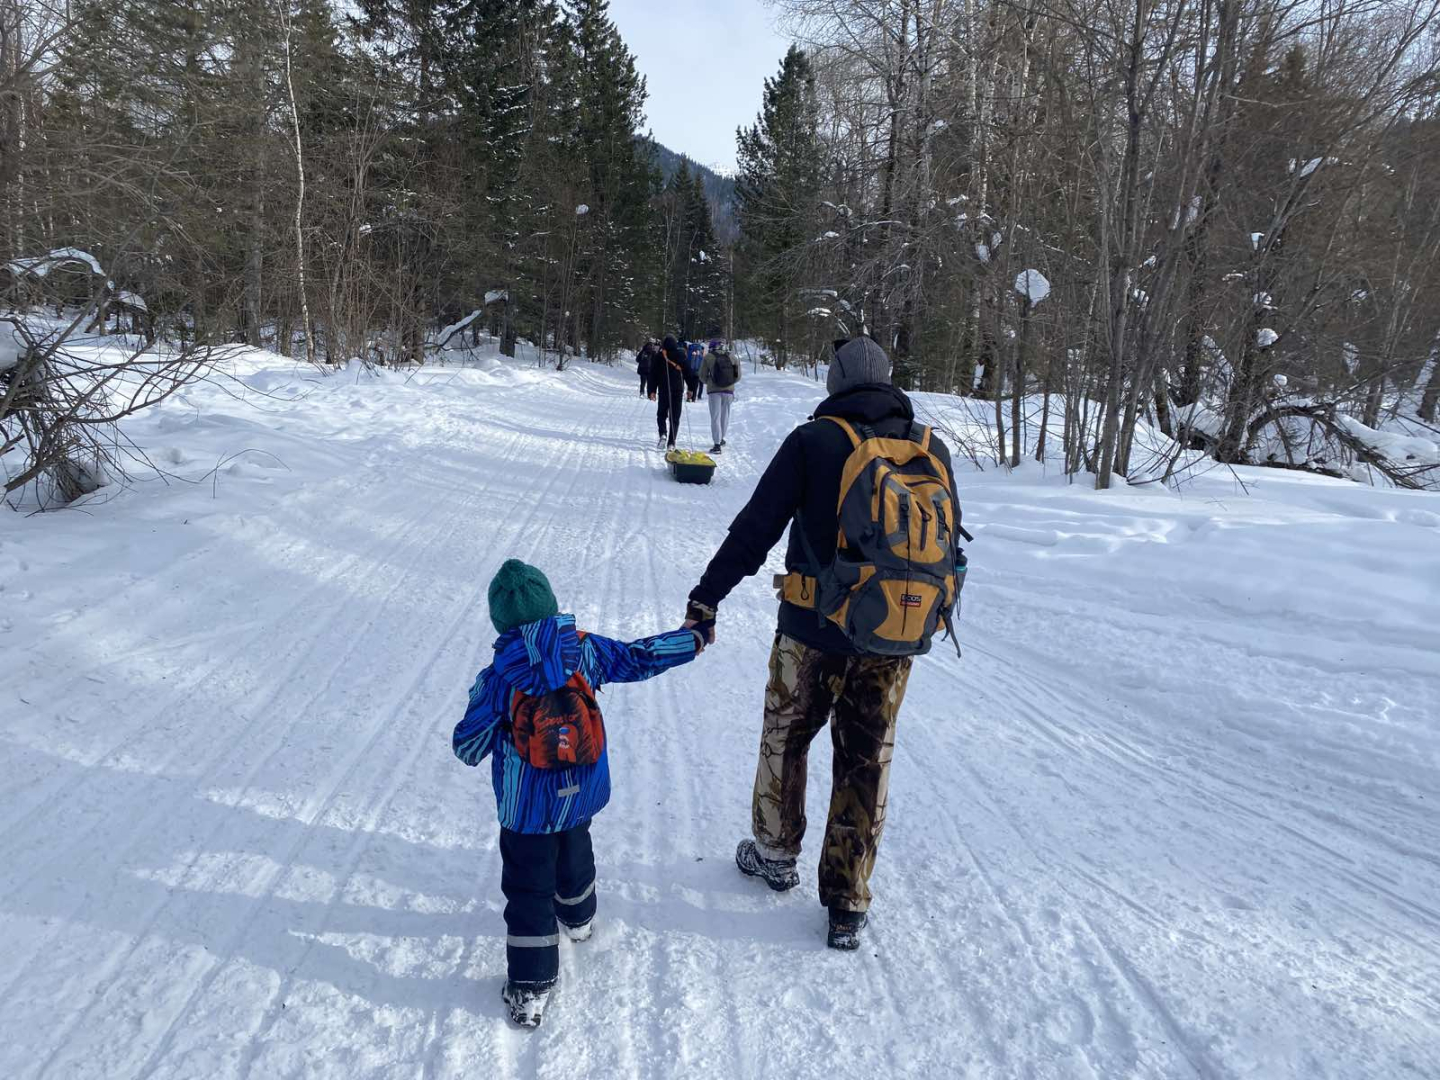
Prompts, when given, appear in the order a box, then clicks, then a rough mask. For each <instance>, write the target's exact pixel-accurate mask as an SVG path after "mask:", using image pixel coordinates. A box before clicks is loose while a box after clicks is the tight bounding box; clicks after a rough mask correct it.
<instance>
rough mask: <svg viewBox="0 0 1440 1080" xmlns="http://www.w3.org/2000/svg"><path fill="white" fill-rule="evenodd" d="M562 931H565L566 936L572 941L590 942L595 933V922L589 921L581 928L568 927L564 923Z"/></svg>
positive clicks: (582, 924)
mask: <svg viewBox="0 0 1440 1080" xmlns="http://www.w3.org/2000/svg"><path fill="white" fill-rule="evenodd" d="M560 929H561V930H564V931H565V936H566V937H568V938H569V939H570V940H571V941H589V940H590V935H591V934H593V933H594V932H595V920H594V919H588V920H586V921H585V922H583V923H581V924H580V925H579V926H566V925H565V924H564V923H563V922H562V923H561V924H560Z"/></svg>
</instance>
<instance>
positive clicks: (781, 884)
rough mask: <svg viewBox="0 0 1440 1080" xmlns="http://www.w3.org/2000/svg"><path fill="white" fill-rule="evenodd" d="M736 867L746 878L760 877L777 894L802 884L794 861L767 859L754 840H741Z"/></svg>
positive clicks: (736, 851)
mask: <svg viewBox="0 0 1440 1080" xmlns="http://www.w3.org/2000/svg"><path fill="white" fill-rule="evenodd" d="M735 865H736V866H738V867H739V868H740V872H741V873H742V874H744V875H745V876H746V877H758V878H760V879H761V880H762V881H764V882H765V884H766V885H769V886H770V888H772V889H774V890H775V891H776V892H785V891H786V890H787V889H793V888H794V887H795V886H796V885H799V884H800V874H799V872H798V871H797V870H796V869H795V860H794V859H767V858H765V856H764V855H761V854H760V849H759V848H758V847H757V846H756V844H755V841H754V840H741V841H740V846H739V847H737V848H736V849H735Z"/></svg>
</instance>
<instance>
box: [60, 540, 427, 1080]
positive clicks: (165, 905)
mask: <svg viewBox="0 0 1440 1080" xmlns="http://www.w3.org/2000/svg"><path fill="white" fill-rule="evenodd" d="M424 520H427V521H428V520H430V516H429V515H427V517H426V518H425V519H424ZM402 543H403V542H402ZM399 547H400V545H397V546H396V548H395V550H399ZM404 583H405V579H404V578H403V577H401V578H397V580H396V582H395V583H394V584H393V585H392V587H391V588H390V590H389V591H388V592H387V594H386V600H385V601H383V602H382V603H381V604H380V607H381V608H382V609H383V608H384V606H385V605H386V604H387V603H388V600H389V597H391V596H393V595H395V594H396V593H397V592H399V590H400V588H401V586H402V584H404ZM325 639H326V635H323V634H322V635H319V636H318V637H317V638H316V645H315V649H316V650H317V651H318V650H319V648H320V644H319V643H320V641H322V640H325ZM348 640H350V641H351V643H352V644H351V646H350V648H349V650H348V651H347V652H346V653H344V654H342V655H341V658H340V659H339V661H338V662H337V663H336V664H335V665H334V667H333V668H332V678H333V673H334V672H336V671H339V670H340V669H341V668H343V667H344V666H345V664H346V662H347V661H348V660H349V659H350V657H351V656H353V655H354V654H355V652H356V649H355V647H354V644H353V642H354V641H355V639H354V638H348ZM304 666H305V664H304V661H303V660H302V661H297V663H296V664H295V665H294V667H293V668H292V677H293V675H294V674H298V672H299V671H301V670H303V668H304ZM289 684H290V679H289V678H287V679H285V680H283V681H281V682H279V683H277V684H276V687H275V690H274V692H273V694H272V695H271V697H270V699H269V700H268V701H267V703H266V704H265V705H264V706H262V708H263V709H266V710H268V711H270V712H271V713H272V714H273V715H275V716H276V717H279V718H288V717H289V716H290V715H291V714H290V712H289V711H288V710H284V709H278V708H273V706H274V703H275V701H276V699H277V698H278V697H279V696H280V694H281V693H282V692H283V691H284V690H286V689H287V688H288V686H289ZM328 688H329V683H328V682H327V683H326V685H325V686H324V687H323V688H322V689H321V690H320V691H319V692H317V693H316V694H314V695H312V697H311V698H310V699H309V702H308V704H314V703H315V702H316V701H320V700H323V698H324V695H325V692H326V691H327V690H328ZM299 715H305V711H304V710H302V711H301V712H300V713H299ZM383 728H384V719H383V717H377V718H376V720H375V721H374V722H373V724H372V727H371V729H370V732H369V734H368V736H367V738H368V739H369V740H370V741H373V740H374V739H375V738H376V737H378V735H379V733H380V732H381V731H382V730H383ZM272 729H273V730H278V735H279V737H278V738H276V739H273V740H272V741H271V742H270V744H269V749H268V750H266V751H263V752H262V753H261V754H260V755H259V756H258V757H256V758H255V759H254V760H253V764H251V766H250V767H249V769H248V770H247V771H246V772H245V773H244V774H243V776H242V778H241V782H240V794H241V799H243V798H244V796H245V795H247V794H248V793H249V791H250V789H251V787H252V785H253V784H254V782H255V780H256V778H257V777H258V776H260V775H261V774H262V773H263V772H264V771H265V770H266V766H268V765H269V764H270V763H271V761H272V760H273V759H274V758H275V756H276V755H277V754H278V753H280V751H281V750H282V749H283V748H284V746H285V744H286V741H287V737H288V736H289V734H290V729H289V724H288V723H287V722H286V721H285V719H277V720H276V721H275V722H274V723H273V724H271V725H269V726H268V727H267V729H266V730H267V731H269V730H272ZM364 746H365V748H367V749H368V746H369V743H368V742H367V743H365V744H364ZM358 757H359V755H358V753H352V754H351V755H350V756H349V757H348V758H346V759H344V761H345V763H346V765H347V766H348V768H353V765H354V763H355V761H357V760H358ZM348 768H346V769H345V771H341V770H338V769H337V770H335V771H333V772H332V773H331V776H332V779H331V780H330V781H329V782H328V783H327V785H326V786H325V787H323V788H322V789H321V792H322V793H321V794H320V795H318V796H317V795H315V794H312V795H311V796H310V797H309V798H307V799H306V800H305V801H304V802H303V803H302V804H301V806H300V808H299V809H298V811H297V812H296V813H295V815H294V816H293V820H294V821H297V822H299V823H300V824H301V825H310V824H313V823H314V819H315V816H316V815H317V814H318V812H319V810H320V809H321V808H323V806H325V805H328V802H329V799H330V798H332V797H333V795H334V792H335V791H336V790H337V789H338V787H339V785H340V783H341V782H342V781H343V779H344V777H345V776H346V775H348ZM210 775H212V776H213V775H214V773H213V771H212V773H211V774H210ZM193 796H194V789H192V790H189V791H186V792H184V793H183V794H182V795H180V796H178V797H177V799H176V800H174V801H175V802H176V803H178V802H181V801H183V800H184V799H185V798H190V797H193ZM166 809H167V810H168V809H169V808H168V807H167V808H166ZM165 816H168V814H167V813H166V811H165V810H159V811H156V814H155V817H156V818H162V817H165ZM222 828H223V823H220V822H217V823H216V824H215V825H214V826H213V827H212V829H211V830H210V832H209V833H207V834H206V835H205V836H204V837H203V838H202V839H201V840H200V841H199V842H198V843H197V844H196V845H195V853H194V856H193V857H192V858H191V859H190V861H189V862H188V863H187V864H186V866H185V868H184V870H183V871H182V872H181V874H180V875H179V877H180V881H181V885H180V886H179V889H180V890H182V891H181V892H180V894H179V895H178V896H177V893H176V891H174V890H171V891H168V892H167V894H166V897H165V899H163V900H161V901H160V902H159V903H157V904H155V905H153V906H152V907H151V909H150V910H149V911H148V912H147V913H146V914H145V915H144V916H143V919H142V923H141V926H140V928H139V929H138V930H137V931H135V932H134V933H133V935H132V936H131V938H130V940H129V941H128V942H127V943H125V944H124V945H122V946H121V948H120V951H119V953H118V954H117V955H114V956H112V957H111V958H109V959H108V960H107V961H106V962H105V963H103V964H102V965H101V966H100V971H101V975H100V978H99V980H98V984H92V992H91V1000H90V1003H89V1005H87V1006H86V1007H85V1008H84V1009H83V1010H81V1011H80V1012H79V1013H77V1014H76V1015H75V1016H73V1017H72V1019H71V1021H70V1022H69V1023H68V1024H67V1025H66V1027H65V1029H64V1031H63V1032H62V1033H61V1035H60V1037H59V1038H58V1039H57V1040H56V1041H57V1046H56V1049H55V1051H54V1052H53V1053H52V1054H51V1055H50V1057H48V1058H47V1059H46V1060H45V1062H44V1063H42V1065H41V1067H40V1069H39V1072H38V1073H37V1076H38V1077H40V1078H43V1077H44V1076H45V1074H46V1072H47V1071H48V1070H49V1068H50V1067H51V1065H52V1064H53V1063H54V1061H55V1060H56V1058H57V1057H58V1055H59V1054H60V1053H61V1052H63V1050H64V1049H65V1048H66V1045H67V1043H68V1041H69V1036H70V1033H71V1032H73V1031H75V1030H76V1029H77V1028H79V1027H80V1026H81V1025H82V1024H83V1023H84V1022H85V1020H86V1019H87V1018H88V1017H89V1016H90V1014H91V1013H92V1012H93V1011H94V1010H95V1009H96V1008H97V1007H99V1005H100V1003H101V1002H103V1001H105V1000H106V998H107V996H108V995H109V994H110V993H111V991H112V990H113V989H114V988H115V987H116V985H117V984H118V982H119V980H120V979H121V978H123V977H124V976H125V975H126V966H127V961H129V960H130V959H131V958H132V957H133V956H135V955H136V953H138V952H139V951H140V950H141V949H142V948H143V947H144V946H145V945H146V944H147V943H148V941H149V938H150V936H151V933H152V931H153V930H154V928H155V926H156V925H157V924H158V923H159V922H160V921H161V920H162V919H163V918H164V916H165V914H166V912H167V911H168V910H169V909H170V908H171V907H172V905H175V904H177V903H180V904H183V903H184V902H185V901H186V899H188V894H191V893H200V892H205V891H207V890H205V889H204V885H205V884H206V881H205V879H204V878H203V877H201V878H200V879H198V880H195V879H194V878H193V875H194V873H195V870H196V866H197V865H198V863H199V862H200V860H201V858H202V857H203V855H204V854H205V852H206V851H207V850H208V849H209V847H210V846H211V844H212V843H213V841H214V840H215V838H216V836H217V835H218V834H219V833H220V831H221V829H222ZM136 836H137V843H139V842H142V841H144V840H149V839H152V836H151V830H150V828H149V827H148V826H142V827H141V828H139V829H137V830H136ZM294 843H295V844H298V843H299V840H298V839H297V840H296V841H295V842H294ZM128 850H129V849H127V852H126V853H127V854H128ZM292 850H293V849H292ZM124 857H125V856H124V855H123V854H122V856H121V859H123V858H124ZM117 861H118V860H117ZM282 869H283V865H277V866H276V867H274V868H272V869H269V870H267V871H266V872H265V873H264V874H262V875H261V879H260V880H259V881H257V880H256V879H252V880H251V882H250V883H249V884H250V886H251V887H252V888H253V887H254V886H255V885H256V884H260V885H261V887H262V888H265V887H266V885H267V883H268V884H273V881H274V879H275V878H276V877H277V876H278V875H279V873H280V872H281V870H282ZM82 903H83V900H82ZM252 910H253V906H252ZM71 918H73V915H72V916H71ZM67 921H69V920H68V919H67Z"/></svg>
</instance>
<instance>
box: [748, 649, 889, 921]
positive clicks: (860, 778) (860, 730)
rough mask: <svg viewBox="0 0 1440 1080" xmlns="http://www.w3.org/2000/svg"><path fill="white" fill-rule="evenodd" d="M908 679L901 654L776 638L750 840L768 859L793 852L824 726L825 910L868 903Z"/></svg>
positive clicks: (852, 908) (801, 833)
mask: <svg viewBox="0 0 1440 1080" xmlns="http://www.w3.org/2000/svg"><path fill="white" fill-rule="evenodd" d="M909 677H910V659H909V658H908V657H906V658H903V659H902V658H895V657H880V656H837V655H834V654H831V653H824V652H820V651H819V650H817V649H812V648H810V647H809V646H808V645H802V644H800V642H798V641H795V640H794V639H792V638H788V637H786V636H785V635H783V634H776V635H775V648H774V649H773V650H772V651H771V653H770V682H769V684H768V685H767V686H766V688H765V727H764V731H763V732H762V734H761V737H760V764H759V767H758V768H757V769H756V772H755V805H754V818H755V820H754V827H755V841H756V843H757V844H759V845H760V849H761V851H762V853H765V854H768V855H770V856H772V857H780V856H785V857H794V856H796V855H799V854H800V842H801V840H802V839H804V836H805V780H806V757H807V755H808V753H809V750H810V742H811V740H812V739H814V738H815V736H816V735H817V734H819V732H820V729H821V728H823V727H824V726H825V725H826V724H827V723H829V724H830V738H831V741H832V742H833V744H834V748H835V756H834V764H833V767H832V776H831V786H830V816H829V821H828V822H827V823H826V826H825V846H824V849H823V851H822V852H821V854H820V902H821V903H822V904H824V905H825V906H827V907H839V908H844V909H846V910H849V911H865V910H867V909H868V908H869V907H870V874H871V871H873V870H874V869H875V855H876V852H877V850H878V849H879V846H880V833H881V831H882V830H883V829H884V827H885V800H886V795H887V793H888V791H889V784H890V758H891V755H892V754H893V752H894V749H895V718H896V716H897V715H898V714H899V712H900V704H901V702H903V701H904V700H905V684H906V681H907V680H908V679H909Z"/></svg>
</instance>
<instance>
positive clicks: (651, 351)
mask: <svg viewBox="0 0 1440 1080" xmlns="http://www.w3.org/2000/svg"><path fill="white" fill-rule="evenodd" d="M657 352H659V346H658V345H656V344H655V342H654V341H653V340H651V339H649V338H646V339H645V344H644V345H642V346H640V351H639V352H638V353H636V354H635V371H636V372H637V373H638V374H639V376H640V396H641V397H644V396H645V390H646V388H647V386H648V385H649V382H650V366H651V364H653V363H654V362H655V354H656V353H657Z"/></svg>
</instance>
